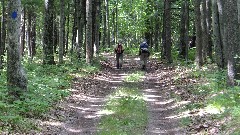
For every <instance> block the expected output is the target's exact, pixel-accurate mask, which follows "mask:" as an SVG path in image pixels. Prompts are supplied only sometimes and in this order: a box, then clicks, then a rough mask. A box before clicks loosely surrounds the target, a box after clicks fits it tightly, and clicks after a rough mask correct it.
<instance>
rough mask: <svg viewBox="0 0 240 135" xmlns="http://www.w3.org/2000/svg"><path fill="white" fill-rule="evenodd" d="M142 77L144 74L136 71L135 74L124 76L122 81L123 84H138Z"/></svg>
mask: <svg viewBox="0 0 240 135" xmlns="http://www.w3.org/2000/svg"><path fill="white" fill-rule="evenodd" d="M143 76H144V72H142V71H137V72H135V73H132V74H129V75H128V76H126V78H125V79H124V81H125V82H140V81H141V79H142V78H143Z"/></svg>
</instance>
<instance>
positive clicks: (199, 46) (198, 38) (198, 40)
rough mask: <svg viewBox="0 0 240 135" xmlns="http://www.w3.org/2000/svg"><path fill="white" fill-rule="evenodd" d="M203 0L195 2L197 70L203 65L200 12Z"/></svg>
mask: <svg viewBox="0 0 240 135" xmlns="http://www.w3.org/2000/svg"><path fill="white" fill-rule="evenodd" d="M200 4H201V0H195V3H194V6H195V27H196V59H195V62H196V65H197V68H200V67H202V65H203V56H202V54H203V53H202V43H203V42H202V27H201V12H200Z"/></svg>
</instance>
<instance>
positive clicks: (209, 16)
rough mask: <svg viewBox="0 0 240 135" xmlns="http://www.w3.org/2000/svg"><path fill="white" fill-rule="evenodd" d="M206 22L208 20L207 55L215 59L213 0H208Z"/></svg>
mask: <svg viewBox="0 0 240 135" xmlns="http://www.w3.org/2000/svg"><path fill="white" fill-rule="evenodd" d="M206 12H207V17H206V22H207V39H208V46H207V56H208V57H209V58H210V60H211V61H213V56H212V53H213V48H212V46H213V41H212V2H211V0H206Z"/></svg>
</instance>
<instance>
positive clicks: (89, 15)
mask: <svg viewBox="0 0 240 135" xmlns="http://www.w3.org/2000/svg"><path fill="white" fill-rule="evenodd" d="M86 19H87V25H86V63H87V64H91V62H92V46H93V45H92V43H93V42H92V0H87V1H86Z"/></svg>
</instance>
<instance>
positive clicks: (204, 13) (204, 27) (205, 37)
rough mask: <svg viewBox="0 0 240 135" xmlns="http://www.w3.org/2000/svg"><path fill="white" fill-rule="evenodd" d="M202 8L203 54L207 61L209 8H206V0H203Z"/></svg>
mask: <svg viewBox="0 0 240 135" xmlns="http://www.w3.org/2000/svg"><path fill="white" fill-rule="evenodd" d="M200 9H201V26H202V53H203V54H202V56H203V60H204V61H205V62H206V60H207V52H208V32H207V22H206V20H207V10H206V0H202V4H201V6H200Z"/></svg>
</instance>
